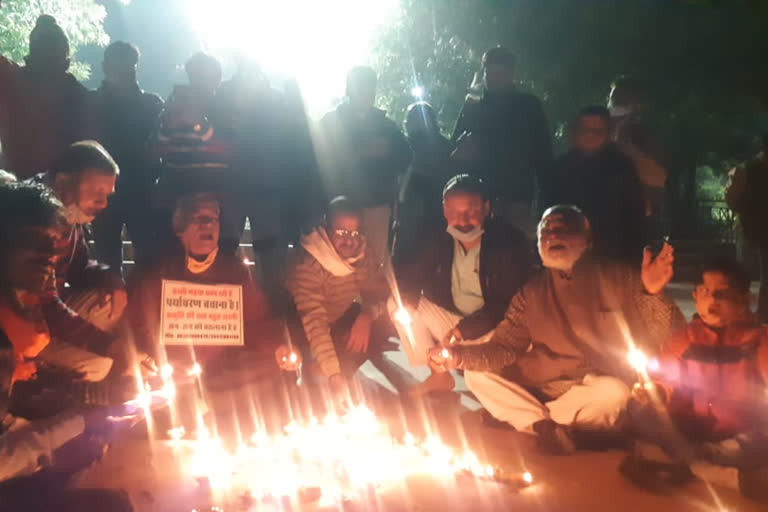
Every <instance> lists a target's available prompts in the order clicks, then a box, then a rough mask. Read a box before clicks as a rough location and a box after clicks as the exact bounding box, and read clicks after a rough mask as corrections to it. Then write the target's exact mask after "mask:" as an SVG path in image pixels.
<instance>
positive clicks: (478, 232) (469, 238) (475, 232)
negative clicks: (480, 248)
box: [445, 226, 485, 243]
mask: <svg viewBox="0 0 768 512" xmlns="http://www.w3.org/2000/svg"><path fill="white" fill-rule="evenodd" d="M445 231H447V232H448V234H449V235H451V236H452V237H453V239H454V240H457V241H459V242H464V243H469V242H474V241H475V240H477V239H478V238H480V237H481V236H483V233H485V230H484V229H483V226H477V227H475V228H474V229H472V231H469V232H467V233H464V232H463V231H459V230H458V229H456V227H454V226H448V227H447V228H445Z"/></svg>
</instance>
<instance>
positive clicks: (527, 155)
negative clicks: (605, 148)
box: [452, 47, 552, 236]
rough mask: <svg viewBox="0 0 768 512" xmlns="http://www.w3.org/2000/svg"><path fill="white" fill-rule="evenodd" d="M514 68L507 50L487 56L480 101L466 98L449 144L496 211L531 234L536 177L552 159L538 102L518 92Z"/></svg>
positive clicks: (463, 167) (533, 227)
mask: <svg viewBox="0 0 768 512" xmlns="http://www.w3.org/2000/svg"><path fill="white" fill-rule="evenodd" d="M515 65H516V58H515V56H514V55H513V54H512V52H510V51H509V50H508V49H506V48H501V47H497V48H492V49H490V50H488V51H487V52H485V55H483V63H482V74H483V82H484V85H485V89H484V90H483V94H482V97H481V98H479V99H476V98H473V97H471V96H468V97H467V101H466V103H465V104H464V108H463V109H462V110H461V114H460V115H459V119H458V120H457V121H456V127H455V128H454V130H453V137H452V140H453V142H454V143H455V144H456V146H457V150H456V152H455V153H454V158H455V159H456V160H457V161H458V163H459V165H460V166H461V168H462V169H466V170H467V171H468V172H470V173H473V174H476V175H478V176H480V177H481V178H483V179H484V180H485V181H486V183H487V185H488V187H489V190H492V191H493V197H492V198H491V199H492V202H493V204H492V207H493V210H494V213H495V214H496V215H497V216H501V217H502V218H503V219H504V220H506V221H507V222H510V223H512V224H515V225H516V226H517V227H519V228H520V229H522V230H523V231H525V233H526V234H528V235H529V236H533V233H534V232H535V229H536V225H535V224H536V220H535V212H534V210H533V209H534V201H535V198H536V187H537V179H538V175H539V173H541V172H543V171H545V170H546V169H547V168H548V167H549V165H550V162H551V160H552V136H551V133H550V130H549V127H548V125H547V118H546V116H545V114H544V110H543V108H542V106H541V102H540V101H539V99H538V98H536V97H535V96H533V95H531V94H526V93H522V92H519V91H517V90H516V88H515V82H514V73H515Z"/></svg>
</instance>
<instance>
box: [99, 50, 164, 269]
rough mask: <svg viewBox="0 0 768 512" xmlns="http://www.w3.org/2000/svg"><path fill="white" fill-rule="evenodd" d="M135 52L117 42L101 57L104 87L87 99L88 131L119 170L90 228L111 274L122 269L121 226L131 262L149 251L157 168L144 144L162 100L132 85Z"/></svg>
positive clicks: (100, 256) (136, 52)
mask: <svg viewBox="0 0 768 512" xmlns="http://www.w3.org/2000/svg"><path fill="white" fill-rule="evenodd" d="M138 62H139V50H138V49H137V48H136V47H135V46H133V45H132V44H130V43H126V42H123V41H116V42H114V43H112V44H110V45H109V46H108V47H107V49H106V50H105V51H104V62H103V63H102V68H103V70H104V81H103V82H102V84H101V87H99V89H98V90H96V91H95V92H93V93H92V94H91V96H90V98H89V99H90V104H89V115H88V122H89V125H90V126H89V127H88V129H89V131H90V132H91V133H90V136H92V137H93V138H94V139H96V140H98V141H99V142H100V143H101V144H102V145H103V146H104V148H105V149H106V150H107V151H109V154H110V155H112V158H114V159H115V161H116V162H117V164H118V165H119V166H120V171H121V172H120V177H119V179H118V181H117V186H116V192H115V195H114V196H113V197H112V198H111V199H110V201H109V206H108V207H107V209H106V210H105V211H104V213H102V214H101V215H100V216H99V217H98V219H96V221H94V223H93V228H94V239H95V241H96V254H97V256H98V258H99V260H100V261H103V262H104V263H106V264H107V265H109V266H110V267H111V268H113V269H115V270H118V271H119V270H120V269H121V268H122V264H123V251H122V249H123V246H122V231H123V224H125V225H126V227H127V228H128V234H129V235H130V237H131V241H132V242H133V251H134V260H141V259H142V258H143V257H144V256H145V255H146V252H147V251H148V250H149V249H150V248H151V245H152V218H151V215H150V210H149V208H147V205H148V204H149V203H150V201H151V200H152V191H153V188H154V185H155V180H156V179H157V172H158V166H159V162H158V161H157V159H155V160H154V161H153V160H152V159H151V158H150V155H149V141H150V137H151V135H152V133H153V131H154V129H155V125H156V123H157V119H158V116H159V115H160V111H161V110H162V108H163V100H161V99H160V97H159V96H158V95H156V94H151V93H146V92H144V91H142V90H141V88H140V87H139V84H138V83H137V82H136V66H137V65H138Z"/></svg>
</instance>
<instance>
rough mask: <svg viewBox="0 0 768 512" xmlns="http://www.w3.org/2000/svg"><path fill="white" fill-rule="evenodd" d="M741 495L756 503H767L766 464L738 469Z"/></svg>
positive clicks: (767, 468) (767, 481)
mask: <svg viewBox="0 0 768 512" xmlns="http://www.w3.org/2000/svg"><path fill="white" fill-rule="evenodd" d="M739 491H740V492H741V495H742V496H744V497H745V498H747V499H750V500H752V501H756V502H758V503H768V466H761V467H757V468H749V469H745V468H742V469H739Z"/></svg>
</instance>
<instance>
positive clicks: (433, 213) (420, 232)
mask: <svg viewBox="0 0 768 512" xmlns="http://www.w3.org/2000/svg"><path fill="white" fill-rule="evenodd" d="M405 133H406V135H407V136H408V143H409V144H410V145H411V150H412V151H413V160H412V161H411V165H410V166H409V167H408V173H407V174H406V175H405V179H404V180H403V183H402V184H401V186H400V197H399V205H398V215H397V216H398V221H397V226H396V233H397V236H396V239H395V244H396V247H395V249H394V250H395V252H397V253H398V254H399V255H401V256H402V255H404V254H405V253H406V252H409V251H413V250H416V249H417V248H418V246H419V245H420V240H422V239H423V237H424V236H425V235H426V236H429V235H430V234H431V233H433V232H434V231H436V230H438V229H440V228H441V227H442V225H443V215H442V213H441V211H440V202H441V201H442V192H443V186H444V185H445V182H446V181H448V178H450V177H451V176H453V175H454V174H455V172H454V170H453V165H452V162H451V152H452V151H453V144H452V143H451V141H449V140H448V139H446V138H445V137H443V136H442V135H441V134H440V126H439V125H438V123H437V114H436V113H435V109H434V108H432V105H430V104H429V103H427V102H425V101H420V102H417V103H413V104H412V105H410V106H409V107H408V112H407V113H406V116H405ZM400 219H402V221H400ZM399 257H400V256H399Z"/></svg>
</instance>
